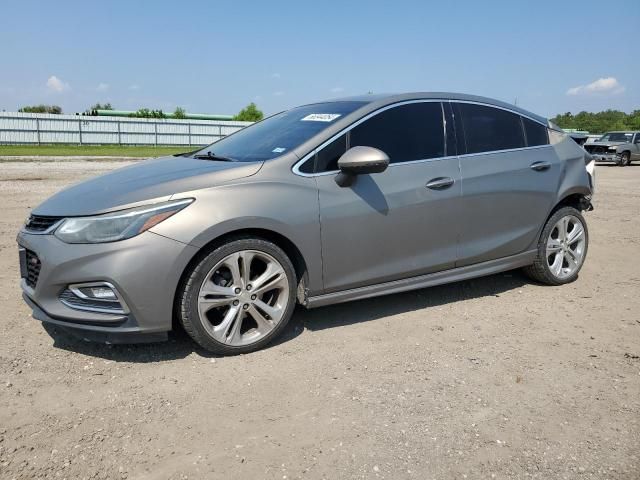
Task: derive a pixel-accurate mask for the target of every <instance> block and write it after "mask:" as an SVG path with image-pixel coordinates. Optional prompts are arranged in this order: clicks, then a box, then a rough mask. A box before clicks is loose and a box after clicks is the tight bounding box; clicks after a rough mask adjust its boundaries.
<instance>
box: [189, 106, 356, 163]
mask: <svg viewBox="0 0 640 480" xmlns="http://www.w3.org/2000/svg"><path fill="white" fill-rule="evenodd" d="M364 104H365V102H327V103H316V104H314V105H305V106H303V107H297V108H292V109H291V110H287V111H286V112H282V113H278V114H276V115H274V116H272V117H269V118H267V119H266V120H263V121H262V122H259V123H256V124H255V125H250V126H249V127H247V128H245V129H243V130H240V131H239V132H237V133H234V134H233V135H230V136H229V137H226V138H223V139H221V140H218V141H217V142H215V143H212V144H211V145H209V146H207V147H205V148H204V149H202V150H199V151H198V152H196V153H195V155H209V154H211V155H212V156H213V157H214V158H215V157H226V158H228V159H231V160H234V161H237V162H256V161H264V160H270V159H272V158H275V157H278V156H280V155H283V154H285V153H287V152H289V151H290V150H291V149H293V148H296V147H297V146H299V145H301V144H302V143H304V142H305V141H307V140H309V139H310V138H311V137H313V136H314V135H315V134H317V133H319V132H321V131H322V130H324V129H325V128H327V127H328V126H330V125H331V124H333V123H334V122H335V121H337V120H338V119H339V118H342V117H344V116H346V115H348V114H350V113H351V112H353V111H355V110H357V109H358V108H359V107H361V106H363V105H364Z"/></svg>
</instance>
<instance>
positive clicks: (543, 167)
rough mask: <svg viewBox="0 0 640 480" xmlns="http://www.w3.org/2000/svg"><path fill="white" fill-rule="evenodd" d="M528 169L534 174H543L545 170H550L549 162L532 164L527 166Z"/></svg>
mask: <svg viewBox="0 0 640 480" xmlns="http://www.w3.org/2000/svg"><path fill="white" fill-rule="evenodd" d="M529 168H531V170H535V171H536V172H543V171H545V170H549V169H550V168H551V164H550V163H549V162H534V163H532V164H531V165H530V166H529Z"/></svg>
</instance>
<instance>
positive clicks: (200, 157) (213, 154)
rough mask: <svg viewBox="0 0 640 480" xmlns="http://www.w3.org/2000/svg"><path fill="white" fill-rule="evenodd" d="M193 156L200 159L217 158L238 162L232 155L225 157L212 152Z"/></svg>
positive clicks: (222, 160)
mask: <svg viewBox="0 0 640 480" xmlns="http://www.w3.org/2000/svg"><path fill="white" fill-rule="evenodd" d="M193 158H197V159H198V160H215V161H218V162H237V160H235V159H233V158H231V157H223V156H222V155H216V154H215V153H211V152H207V154H206V155H194V156H193Z"/></svg>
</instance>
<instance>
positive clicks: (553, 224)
mask: <svg viewBox="0 0 640 480" xmlns="http://www.w3.org/2000/svg"><path fill="white" fill-rule="evenodd" d="M580 227H581V229H582V232H580V230H575V231H574V228H580ZM561 229H564V231H565V234H564V239H563V234H562V231H561ZM572 235H575V236H576V237H575V238H574V239H572ZM588 248H589V230H588V229H587V223H586V221H585V219H584V217H583V216H582V214H581V213H580V212H579V211H578V210H576V209H575V208H573V207H562V208H560V209H558V210H556V211H555V212H554V213H553V215H551V217H549V220H547V223H546V224H545V226H544V228H543V229H542V233H541V234H540V239H539V241H538V252H537V255H536V259H535V261H534V263H533V265H530V266H528V267H525V268H524V272H525V273H526V274H527V275H528V276H529V277H530V278H532V279H533V280H536V281H538V282H540V283H544V284H546V285H564V284H565V283H570V282H573V281H574V280H575V279H576V278H578V274H579V273H580V270H581V269H582V266H583V265H584V261H585V259H586V258H587V250H588ZM565 266H566V267H565Z"/></svg>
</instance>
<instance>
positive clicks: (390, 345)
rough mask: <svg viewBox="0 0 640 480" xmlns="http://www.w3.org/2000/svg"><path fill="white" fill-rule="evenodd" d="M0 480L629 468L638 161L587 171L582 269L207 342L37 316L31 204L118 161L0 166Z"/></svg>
mask: <svg viewBox="0 0 640 480" xmlns="http://www.w3.org/2000/svg"><path fill="white" fill-rule="evenodd" d="M0 165H1V166H2V172H1V173H0V202H1V203H0V204H1V205H2V210H3V215H2V217H1V218H0V232H1V235H0V282H2V288H1V289H0V299H1V301H2V305H3V306H4V312H5V314H4V316H3V317H2V320H1V321H2V327H3V328H2V331H3V335H2V336H1V340H0V381H1V383H0V478H2V479H5V478H6V479H12V478H59V479H63V478H68V479H82V478H104V479H107V478H108V479H118V478H121V479H124V478H141V479H167V478H169V479H183V478H192V479H193V478H224V479H231V478H238V479H257V478H268V479H293V478H310V479H320V478H327V479H336V478H349V479H350V478H367V479H369V478H387V479H405V478H406V479H432V478H434V479H449V478H469V479H472V478H497V479H520V478H523V479H524V478H534V479H545V480H546V479H556V478H558V479H564V478H568V479H573V478H576V479H629V480H632V479H635V480H637V479H638V478H640V357H639V356H640V314H639V312H640V295H639V294H640V288H639V287H640V273H639V270H640V268H639V267H640V260H639V253H638V251H639V248H638V247H639V246H640V240H639V239H640V224H639V221H638V205H639V204H640V188H639V186H640V166H638V167H630V168H617V167H608V166H601V167H598V172H597V174H598V193H597V199H596V202H595V203H596V210H595V211H593V212H590V213H588V214H587V221H588V222H589V227H590V232H591V245H590V248H589V258H588V259H587V262H586V265H585V267H584V269H583V270H582V274H581V276H580V278H579V279H578V281H576V282H575V283H573V284H570V285H566V286H563V287H545V286H541V285H536V284H533V283H531V282H530V281H528V280H527V279H526V278H525V277H524V276H523V275H522V274H521V273H519V272H517V271H514V272H508V273H505V274H500V275H494V276H491V277H487V278H483V279H477V280H473V281H467V282H462V283H456V284H452V285H447V286H442V287H436V288H431V289H428V290H419V291H415V292H410V293H404V294H398V295H392V296H388V297H383V298H377V299H372V300H365V301H359V302H355V303H351V304H344V305H339V306H333V307H327V308H322V309H318V310H313V311H305V310H304V309H299V310H298V311H297V312H296V314H295V315H294V318H293V320H292V322H291V324H290V328H289V329H288V331H287V333H286V335H285V338H284V339H283V340H282V341H280V342H278V343H277V344H276V345H273V346H271V347H270V348H267V349H266V350H263V351H260V352H256V353H253V354H250V355H246V356H238V357H232V358H215V357H212V356H211V355H209V354H207V353H206V352H203V351H201V350H200V349H198V348H196V347H195V345H194V344H193V343H192V342H191V341H189V339H188V338H186V337H185V336H184V334H176V335H174V336H173V337H172V338H171V340H170V341H169V342H167V343H162V344H153V345H134V346H106V345H97V344H89V343H83V342H79V341H76V340H74V339H73V338H71V337H69V336H67V335H65V334H63V333H61V332H58V331H56V330H55V329H50V328H49V329H47V330H45V329H44V328H43V326H42V324H41V323H40V322H37V321H35V320H33V319H31V318H30V312H29V309H28V308H27V307H26V306H25V305H24V304H23V302H22V300H21V298H20V292H19V287H18V276H19V274H18V265H17V249H16V246H15V234H16V232H17V230H18V229H19V227H20V224H21V222H22V221H23V220H24V219H25V217H26V216H27V214H28V212H29V209H30V208H32V207H33V206H35V205H36V204H38V203H39V202H40V201H42V200H43V199H44V198H46V197H47V196H48V195H50V194H52V193H53V192H55V191H56V190H58V189H60V188H62V187H63V186H65V185H67V184H69V183H72V182H76V181H79V180H81V179H83V178H85V177H88V176H91V175H95V174H98V173H101V172H104V171H107V170H110V169H112V168H116V167H119V166H122V165H123V163H121V162H117V163H113V162H78V161H67V162H57V163H45V162H42V163H40V162H31V163H20V162H11V163H2V164H0Z"/></svg>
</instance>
